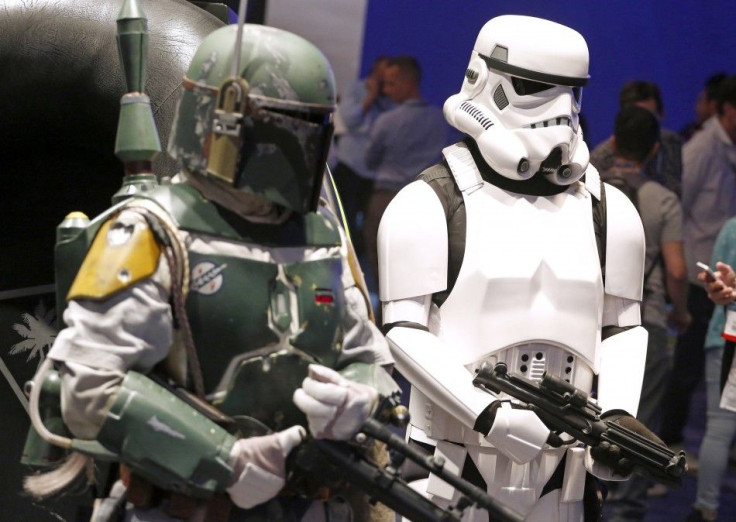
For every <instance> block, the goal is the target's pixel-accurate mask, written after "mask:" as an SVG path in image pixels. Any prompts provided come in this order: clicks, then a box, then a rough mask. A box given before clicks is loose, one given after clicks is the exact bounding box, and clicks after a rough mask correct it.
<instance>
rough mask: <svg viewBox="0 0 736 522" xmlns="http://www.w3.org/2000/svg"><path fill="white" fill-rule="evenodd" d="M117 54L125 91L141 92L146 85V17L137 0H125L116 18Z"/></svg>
mask: <svg viewBox="0 0 736 522" xmlns="http://www.w3.org/2000/svg"><path fill="white" fill-rule="evenodd" d="M117 26H118V31H117V37H116V38H117V42H118V56H119V57H120V63H121V65H122V67H123V76H124V78H125V85H126V91H125V92H143V89H144V87H145V85H146V55H147V54H148V19H147V18H146V15H145V13H144V12H143V9H142V8H141V6H140V4H139V2H138V0H125V2H124V3H123V5H122V7H121V8H120V13H119V14H118V19H117Z"/></svg>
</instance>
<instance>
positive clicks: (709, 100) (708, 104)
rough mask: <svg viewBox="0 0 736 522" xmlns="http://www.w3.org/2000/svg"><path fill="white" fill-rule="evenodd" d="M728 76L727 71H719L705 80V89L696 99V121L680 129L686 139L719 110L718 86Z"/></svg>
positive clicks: (681, 134)
mask: <svg viewBox="0 0 736 522" xmlns="http://www.w3.org/2000/svg"><path fill="white" fill-rule="evenodd" d="M726 78H728V75H727V74H726V73H724V72H717V73H715V74H712V75H711V76H709V77H708V79H707V80H705V84H704V85H703V89H702V90H701V91H700V92H699V93H698V98H697V99H696V100H695V121H694V122H692V123H688V124H687V125H685V127H683V129H682V130H681V131H680V136H681V137H682V139H683V140H684V141H687V140H689V139H690V138H692V137H693V134H695V133H696V132H698V131H699V130H701V129H702V128H703V123H705V121H706V120H707V119H708V118H710V117H711V116H713V115H714V114H715V113H716V112H718V109H717V104H718V86H719V85H720V83H721V82H722V81H723V80H725V79H726Z"/></svg>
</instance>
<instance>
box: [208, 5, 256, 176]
mask: <svg viewBox="0 0 736 522" xmlns="http://www.w3.org/2000/svg"><path fill="white" fill-rule="evenodd" d="M246 5H247V2H246V1H241V2H240V8H239V9H238V30H237V33H236V35H235V48H234V49H233V51H234V52H233V61H232V70H231V74H230V77H229V78H226V79H225V81H223V82H222V84H221V85H220V89H219V92H218V95H217V106H216V107H215V115H214V117H213V121H212V143H211V145H210V152H209V157H208V158H207V174H209V175H210V176H212V177H214V178H217V179H220V180H222V181H224V182H226V183H228V184H230V185H235V178H236V175H237V171H238V161H239V158H240V149H241V145H242V127H243V115H244V114H245V111H246V108H247V105H248V90H249V87H248V82H246V81H245V80H244V79H243V78H242V77H241V76H240V55H241V51H242V47H243V45H242V39H243V25H244V24H245V11H246Z"/></svg>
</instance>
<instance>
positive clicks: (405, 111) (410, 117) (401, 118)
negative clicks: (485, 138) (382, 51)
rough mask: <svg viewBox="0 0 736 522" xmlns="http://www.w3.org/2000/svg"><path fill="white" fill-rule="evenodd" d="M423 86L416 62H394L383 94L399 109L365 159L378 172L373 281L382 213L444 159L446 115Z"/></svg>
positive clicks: (368, 224) (370, 254)
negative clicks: (428, 98)
mask: <svg viewBox="0 0 736 522" xmlns="http://www.w3.org/2000/svg"><path fill="white" fill-rule="evenodd" d="M420 83H421V68H420V66H419V63H418V62H417V60H416V59H415V58H414V57H411V56H399V57H397V58H394V59H392V60H390V61H389V64H388V67H386V71H385V74H384V84H383V93H384V94H385V95H386V96H387V97H388V98H389V99H390V100H391V101H392V102H394V103H395V104H396V107H395V108H394V109H392V110H390V111H388V112H385V113H383V114H381V115H380V116H379V117H378V118H376V121H375V123H374V124H373V128H372V129H371V134H370V139H369V141H368V148H367V150H366V154H365V161H366V165H368V167H369V168H372V169H375V171H376V177H375V182H374V188H373V193H372V194H371V198H370V200H369V201H368V207H367V209H366V214H365V227H364V229H363V234H364V235H363V241H364V244H365V249H366V257H367V259H368V266H369V267H370V269H371V273H372V274H373V276H374V277H377V273H378V258H377V253H376V252H377V250H376V236H377V234H378V224H379V223H380V221H381V216H382V215H383V211H384V210H385V209H386V207H387V206H388V204H389V203H390V202H391V200H392V199H393V197H394V196H395V195H396V194H397V193H398V191H399V190H401V189H402V188H403V187H404V186H405V185H407V184H408V183H410V182H411V181H413V180H414V177H415V176H416V175H418V174H419V173H420V172H422V171H423V170H424V169H426V168H428V167H430V166H431V165H433V164H434V163H436V162H437V161H438V160H439V159H440V153H441V152H442V148H443V147H444V146H445V144H446V140H447V124H446V123H445V119H444V118H443V116H442V111H441V110H440V109H439V107H434V106H431V105H429V104H428V103H427V102H425V101H424V100H422V97H421V92H420Z"/></svg>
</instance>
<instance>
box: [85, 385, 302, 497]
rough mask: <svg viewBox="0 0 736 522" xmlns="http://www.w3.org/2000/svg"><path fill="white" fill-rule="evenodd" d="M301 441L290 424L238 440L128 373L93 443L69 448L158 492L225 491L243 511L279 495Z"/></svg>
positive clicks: (170, 394) (164, 391) (165, 392)
mask: <svg viewBox="0 0 736 522" xmlns="http://www.w3.org/2000/svg"><path fill="white" fill-rule="evenodd" d="M304 435H305V431H304V428H302V427H300V426H294V427H291V428H289V429H286V430H284V431H280V432H277V433H273V434H270V435H265V436H259V437H251V438H246V439H238V438H236V436H234V435H232V434H231V433H229V432H228V431H227V430H225V429H224V428H223V427H221V426H220V425H218V424H217V423H216V422H214V421H213V420H211V419H210V418H209V416H208V415H206V414H205V413H204V412H203V411H199V410H198V409H197V408H195V407H194V406H193V405H192V404H189V403H188V402H186V401H185V400H183V399H181V398H179V397H178V396H177V395H176V394H174V393H173V392H172V391H170V390H169V389H167V388H166V387H164V386H162V385H160V384H159V383H157V382H156V381H154V380H152V379H150V378H148V377H146V376H145V375H142V374H140V373H137V372H134V371H131V372H128V374H127V375H126V377H125V379H124V380H123V382H122V384H121V386H120V390H119V392H118V394H117V396H116V397H115V400H114V403H113V405H112V407H111V408H110V410H109V411H108V413H107V417H106V419H105V421H104V423H103V424H102V427H101V429H100V431H99V433H98V435H97V437H96V440H95V441H87V440H80V439H73V440H72V449H75V450H77V451H80V452H82V453H87V454H89V455H91V456H93V457H95V458H100V459H104V460H116V461H119V462H121V463H123V464H125V465H126V466H127V467H128V468H130V469H131V471H132V472H133V473H135V474H136V475H138V476H140V477H142V478H143V479H145V480H147V481H148V482H150V483H152V484H154V485H155V486H157V487H159V488H161V489H163V490H166V491H172V492H177V493H181V494H184V495H187V496H191V497H196V498H208V497H209V496H211V495H212V494H214V493H220V492H227V493H228V494H229V495H230V498H231V499H232V501H233V503H234V504H235V505H237V506H239V507H241V508H250V507H253V506H255V505H258V504H260V503H263V502H265V501H267V500H269V499H271V498H272V497H274V496H275V495H276V494H277V493H278V492H279V491H280V490H281V489H282V487H283V486H284V480H285V460H286V456H287V455H288V454H289V452H290V451H291V450H292V449H293V448H294V447H296V446H297V445H298V444H299V443H300V442H301V441H302V439H303V437H304Z"/></svg>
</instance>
